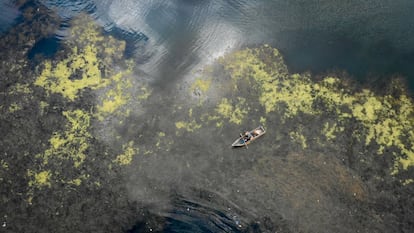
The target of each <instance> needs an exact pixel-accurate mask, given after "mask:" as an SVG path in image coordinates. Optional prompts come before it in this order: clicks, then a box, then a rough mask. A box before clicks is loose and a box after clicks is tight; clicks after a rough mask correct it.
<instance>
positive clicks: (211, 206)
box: [0, 0, 414, 232]
mask: <svg viewBox="0 0 414 233" xmlns="http://www.w3.org/2000/svg"><path fill="white" fill-rule="evenodd" d="M12 2H13V1H11V0H2V1H0V8H1V9H2V12H3V13H2V14H1V15H0V32H1V33H5V32H6V31H7V29H8V28H10V27H12V26H13V25H14V24H15V23H16V22H18V21H19V19H20V14H21V13H20V12H19V10H18V9H16V7H14V6H13V4H12ZM38 2H39V3H40V4H43V5H45V6H46V7H48V8H49V9H50V10H51V11H54V12H57V13H58V14H59V15H60V16H61V17H62V19H63V20H69V19H70V18H72V17H74V16H76V15H77V14H79V13H80V12H87V13H88V14H90V15H92V16H93V18H94V19H95V20H96V22H97V23H98V24H100V25H101V26H102V27H103V28H104V29H105V30H106V32H107V33H109V34H112V35H115V36H118V37H120V38H122V39H125V40H126V41H127V42H128V44H127V48H128V49H127V54H126V55H127V56H128V57H130V58H133V59H134V60H135V62H136V64H137V66H138V68H139V69H140V70H141V71H142V72H143V73H145V74H146V76H147V77H148V79H150V80H151V81H152V82H153V83H154V85H155V86H160V87H162V88H164V89H165V88H167V89H168V86H169V85H170V84H173V83H175V82H176V81H179V80H186V79H187V78H190V76H191V74H192V73H193V72H196V71H197V70H200V69H202V68H203V66H204V65H206V64H210V63H211V62H212V61H214V59H216V58H218V57H220V56H222V55H224V54H226V53H228V52H230V51H234V50H238V49H241V48H244V47H250V46H258V45H262V44H269V45H271V46H273V47H275V48H278V49H279V50H280V51H281V53H282V54H283V55H284V57H285V59H286V61H287V64H288V67H289V69H290V70H291V71H293V72H304V71H311V72H313V73H315V74H318V73H323V72H327V71H330V70H336V69H339V70H345V71H346V72H348V73H349V74H350V75H351V76H353V77H354V78H355V79H357V80H359V81H361V82H367V83H370V79H372V78H374V79H375V78H376V77H383V76H384V77H389V76H390V75H393V74H401V75H403V76H405V77H407V79H408V80H409V83H410V85H411V87H412V88H414V66H413V65H412V62H413V61H414V17H413V16H412V13H413V12H414V1H411V0H399V1H395V0H394V1H392V0H384V1H375V0H368V1H357V0H351V1H328V0H326V1H325V0H306V1H305V0H290V1H285V0H274V1H270V0H257V1H252V0H239V1H232V0H226V1H225V0H102V1H92V0H85V1H81V0H72V1H69V0H57V1H52V0H39V1H38ZM66 26H67V25H66ZM66 26H65V25H62V28H61V29H60V30H59V31H57V32H56V38H50V39H45V40H43V41H42V42H39V44H38V48H36V49H37V50H39V51H37V50H34V53H36V52H41V51H44V53H45V54H49V53H54V52H55V51H56V50H57V49H58V43H59V40H62V39H63V40H64V39H65V30H66V28H65V27H66ZM51 41H52V43H50V44H49V42H51ZM51 51H52V52H51ZM154 111H156V110H154ZM159 115H160V114H159ZM190 148H191V147H190ZM197 150H198V148H193V151H197ZM202 150H203V152H206V151H207V152H208V151H209V150H211V148H209V147H208V146H206V147H203V148H202ZM214 152H215V153H216V154H220V153H224V152H223V151H217V149H216V150H215V151H214ZM219 152H220V153H219ZM177 153H178V154H180V153H183V155H180V156H178V157H177V158H178V160H182V161H197V160H200V161H202V162H203V163H205V164H204V165H198V166H200V167H202V166H206V167H208V166H209V165H211V164H208V162H209V161H205V160H204V159H201V156H200V155H199V154H192V152H191V150H190V151H187V152H185V153H186V154H185V153H184V152H182V151H178V152H177ZM200 153H201V152H200ZM235 153H242V154H243V153H244V154H247V153H248V152H246V151H242V152H240V151H238V152H234V151H233V152H230V154H235ZM237 158H238V157H237V156H229V157H228V158H222V157H220V156H218V155H217V157H215V158H214V159H215V160H219V159H223V160H224V163H223V164H227V165H228V164H236V163H237V165H234V166H235V167H221V168H216V169H212V170H209V172H210V173H208V174H203V175H200V174H198V173H197V172H192V173H189V174H185V173H184V172H182V171H176V173H174V172H168V171H165V172H164V173H163V169H166V168H171V170H173V169H175V168H176V167H175V166H174V164H171V163H173V162H174V161H173V160H172V161H168V162H169V164H168V163H166V162H162V161H157V159H156V158H149V159H147V160H146V161H143V163H144V164H148V165H150V168H147V169H146V170H145V172H143V173H139V174H135V176H134V175H131V177H130V178H129V179H127V181H126V183H127V184H129V187H132V188H130V190H129V191H130V193H131V198H132V199H133V198H134V197H135V198H136V199H137V200H139V201H142V200H141V199H143V198H153V201H154V200H155V201H156V202H157V203H158V205H155V207H154V208H155V210H154V211H153V212H154V213H156V214H154V215H156V217H158V218H162V222H163V224H164V230H165V231H167V232H238V231H242V230H243V229H244V230H245V229H246V228H245V227H246V226H249V228H248V229H250V230H251V231H253V232H254V231H260V227H259V226H260V225H261V224H265V222H266V219H264V220H263V219H262V220H263V221H262V222H260V223H259V222H257V223H256V222H252V219H256V217H257V216H256V214H257V212H259V211H258V210H257V209H255V207H254V206H251V210H249V211H246V210H245V209H241V207H240V206H246V205H247V204H245V203H249V201H250V200H247V199H248V198H249V197H247V196H246V200H243V199H242V198H241V199H240V198H239V199H238V200H239V201H240V202H239V203H234V202H233V200H232V199H228V198H224V197H222V195H223V196H231V195H224V194H226V193H225V192H227V191H228V192H230V190H229V189H230V188H227V187H223V188H219V189H215V190H221V192H222V193H219V192H215V191H211V192H209V191H208V190H206V191H204V192H199V191H194V190H192V189H191V188H192V187H183V188H182V190H181V189H180V188H178V190H179V191H177V192H178V193H177V196H176V197H175V198H173V201H172V202H171V199H170V198H169V197H168V198H166V197H164V196H163V195H164V194H163V193H162V192H160V193H158V192H157V191H156V189H157V187H155V188H154V187H151V190H150V191H148V190H144V191H143V190H140V188H142V187H147V186H148V187H149V186H150V185H149V183H150V182H152V181H154V182H155V185H159V186H160V187H159V188H160V189H163V190H164V191H165V189H167V188H166V187H165V186H171V185H176V184H180V183H181V182H185V180H186V179H188V182H189V183H190V184H193V185H197V184H198V183H202V184H206V183H208V182H207V180H205V179H208V178H212V177H213V178H217V179H222V180H215V181H211V182H210V183H211V184H213V185H217V184H225V183H226V182H225V180H226V178H227V177H237V176H238V175H239V174H240V170H242V169H248V168H249V166H250V162H251V158H249V157H243V159H240V160H238V159H237ZM301 159H303V158H299V157H295V156H293V157H291V158H288V161H290V163H291V165H292V167H294V168H298V170H299V169H300V168H301V167H300V166H298V165H297V162H298V161H301ZM306 160H308V159H306ZM327 160H329V159H326V160H324V161H327ZM264 161H265V160H264ZM269 161H270V162H271V163H275V164H277V163H276V162H275V161H274V160H269ZM321 161H322V160H321ZM321 161H319V160H318V158H316V159H313V160H311V161H310V162H312V163H314V164H320V163H321ZM190 163H191V162H190ZM157 164H159V167H157ZM212 164H213V163H212ZM332 164H335V162H332ZM154 166H155V167H154ZM188 166H190V165H188ZM236 166H237V167H236ZM275 166H277V165H275ZM335 166H336V164H335ZM220 169H227V173H226V175H224V174H223V176H221V174H220ZM131 170H133V169H132V168H131ZM278 171H279V172H281V174H284V175H285V176H284V177H290V178H291V179H292V180H291V181H290V182H292V183H294V182H303V183H304V184H307V185H305V186H304V187H302V188H303V189H304V190H313V186H312V184H313V183H312V178H320V176H319V175H315V174H314V173H312V174H314V176H311V177H306V175H305V174H302V173H301V172H300V171H297V172H293V174H292V172H291V171H289V170H287V169H285V168H283V167H279V170H278ZM181 172H182V173H181ZM172 173H174V174H178V175H177V176H176V177H172V176H171V174H172ZM131 174H134V173H133V171H131ZM142 174H146V175H153V177H152V178H151V177H150V178H148V179H141V178H140V177H139V175H142ZM327 174H328V173H327ZM244 175H246V174H244ZM249 175H250V176H247V175H246V177H238V178H235V179H234V180H233V182H234V184H233V185H232V186H231V187H240V190H232V191H235V192H239V191H240V192H245V193H247V192H250V191H251V190H248V188H251V187H254V188H256V190H255V192H257V193H260V190H261V188H263V187H260V186H255V184H249V186H244V184H246V183H249V182H253V181H254V179H253V178H252V177H255V173H251V174H250V173H249ZM187 176H190V177H191V178H188V177H187ZM175 179H177V180H175ZM198 179H203V181H202V182H199V180H198ZM249 179H251V180H249ZM263 179H264V181H263V182H264V183H266V182H268V183H271V182H273V180H271V179H266V178H263ZM275 182H276V184H277V185H280V186H282V188H281V189H289V186H290V185H289V184H291V183H289V182H287V183H286V181H284V179H282V178H281V179H280V180H276V181H275ZM284 182H285V183H284ZM330 182H334V181H330ZM327 183H329V181H327ZM276 184H272V185H274V186H277V185H276ZM269 185H270V184H269ZM272 187H273V186H272ZM206 189H208V188H206ZM286 193H289V192H285V194H286ZM291 193H292V195H293V196H295V200H300V199H305V198H306V195H305V194H302V193H296V192H293V191H292V192H291ZM276 194H277V193H276ZM276 194H274V195H276ZM134 195H135V196H134ZM257 196H258V197H260V196H261V195H260V194H258V195H257ZM276 196H277V195H276ZM263 198H264V200H263V201H264V202H266V201H269V198H275V196H272V195H264V196H263ZM163 201H165V203H163ZM244 201H245V203H244ZM273 201H274V203H277V204H278V205H280V208H281V209H283V210H284V211H285V212H283V211H282V212H283V214H284V216H281V217H280V218H281V219H282V217H283V218H295V216H297V215H295V214H294V213H292V212H289V210H288V209H289V208H288V207H287V206H288V205H290V203H288V201H285V200H281V199H277V197H276V198H275V199H274V200H273ZM318 202H319V199H318ZM151 204H154V203H152V202H151ZM164 204H165V205H164ZM166 206H167V207H168V208H167V207H166ZM171 206H172V207H171ZM247 206H248V205H247ZM311 207H312V206H311ZM338 208H340V207H338ZM250 211H251V212H250ZM309 211H310V212H309V213H307V214H306V216H310V215H312V213H311V210H309ZM341 211H342V210H340V211H338V213H342V212H341ZM321 216H322V217H323V216H325V215H321ZM325 217H326V216H325ZM337 217H338V216H337ZM332 218H333V217H332ZM338 218H339V217H338ZM272 221H273V222H275V221H276V222H277V220H274V219H273V220H272ZM298 221H303V222H305V224H312V219H300V220H298ZM142 224H143V223H142V222H139V223H137V225H136V226H134V227H132V228H131V229H130V230H129V231H128V232H140V231H143V230H144V229H146V230H147V229H149V226H148V225H145V224H144V225H142ZM278 224H280V225H279V226H283V224H285V222H283V221H282V220H280V222H278ZM268 229H272V227H271V226H269V227H268ZM280 229H282V230H283V229H284V228H283V227H281V228H280ZM309 229H318V228H317V227H316V226H315V227H314V228H312V227H310V228H309ZM333 229H334V228H333Z"/></svg>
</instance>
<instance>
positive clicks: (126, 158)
mask: <svg viewBox="0 0 414 233" xmlns="http://www.w3.org/2000/svg"><path fill="white" fill-rule="evenodd" d="M122 150H123V153H122V154H119V155H118V156H117V157H116V159H115V160H114V162H116V163H118V164H119V165H129V164H131V162H132V158H133V157H134V155H136V154H137V153H138V152H139V150H138V148H136V147H134V142H133V141H130V142H128V143H127V144H124V145H123V146H122Z"/></svg>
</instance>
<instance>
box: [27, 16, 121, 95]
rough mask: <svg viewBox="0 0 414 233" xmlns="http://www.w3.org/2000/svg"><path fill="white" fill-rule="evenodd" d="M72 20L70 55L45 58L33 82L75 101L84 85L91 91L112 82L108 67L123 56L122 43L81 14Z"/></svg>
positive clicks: (69, 42)
mask: <svg viewBox="0 0 414 233" xmlns="http://www.w3.org/2000/svg"><path fill="white" fill-rule="evenodd" d="M72 23H73V26H72V27H71V30H70V36H69V39H68V42H67V44H68V47H71V50H70V52H69V54H68V55H67V57H66V58H64V59H62V60H59V61H56V62H55V61H52V60H47V61H45V62H44V64H43V67H42V71H41V73H40V75H39V77H38V78H37V79H36V81H35V85H38V86H41V87H43V88H45V89H46V90H47V91H48V92H50V93H59V94H61V95H62V96H63V97H65V98H67V99H69V100H71V101H74V100H75V99H76V98H77V96H78V94H79V92H80V91H81V90H83V89H85V88H89V89H92V90H93V89H98V88H102V87H105V86H107V85H108V84H109V83H111V76H112V75H114V74H112V72H111V70H110V69H109V67H110V66H111V63H112V61H113V60H114V59H117V58H120V57H122V54H123V52H124V50H125V42H124V41H118V40H115V39H114V38H112V37H111V36H107V37H104V36H103V35H102V34H101V32H100V30H99V29H98V26H97V25H95V24H94V23H93V22H92V21H91V20H90V19H88V18H85V17H80V18H79V19H76V20H74V21H73V22H72ZM101 58H102V59H101Z"/></svg>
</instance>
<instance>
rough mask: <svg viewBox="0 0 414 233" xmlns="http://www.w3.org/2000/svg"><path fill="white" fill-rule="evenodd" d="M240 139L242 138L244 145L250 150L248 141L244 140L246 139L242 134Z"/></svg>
mask: <svg viewBox="0 0 414 233" xmlns="http://www.w3.org/2000/svg"><path fill="white" fill-rule="evenodd" d="M240 137H241V138H242V140H243V143H244V145H245V146H246V149H249V148H248V147H247V143H246V141H245V140H244V137H243V135H242V134H240Z"/></svg>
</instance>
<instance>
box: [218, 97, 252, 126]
mask: <svg viewBox="0 0 414 233" xmlns="http://www.w3.org/2000/svg"><path fill="white" fill-rule="evenodd" d="M235 102H236V103H235V104H234V103H233V102H232V101H230V100H229V99H227V98H223V99H222V100H221V101H220V103H218V105H217V107H216V109H215V112H216V113H217V114H218V115H219V116H220V117H221V118H224V119H227V120H228V121H229V122H231V123H234V124H238V125H240V124H241V123H242V121H243V119H244V118H245V116H246V114H247V113H248V109H247V107H246V99H245V98H242V97H238V98H237V99H236V100H235Z"/></svg>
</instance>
